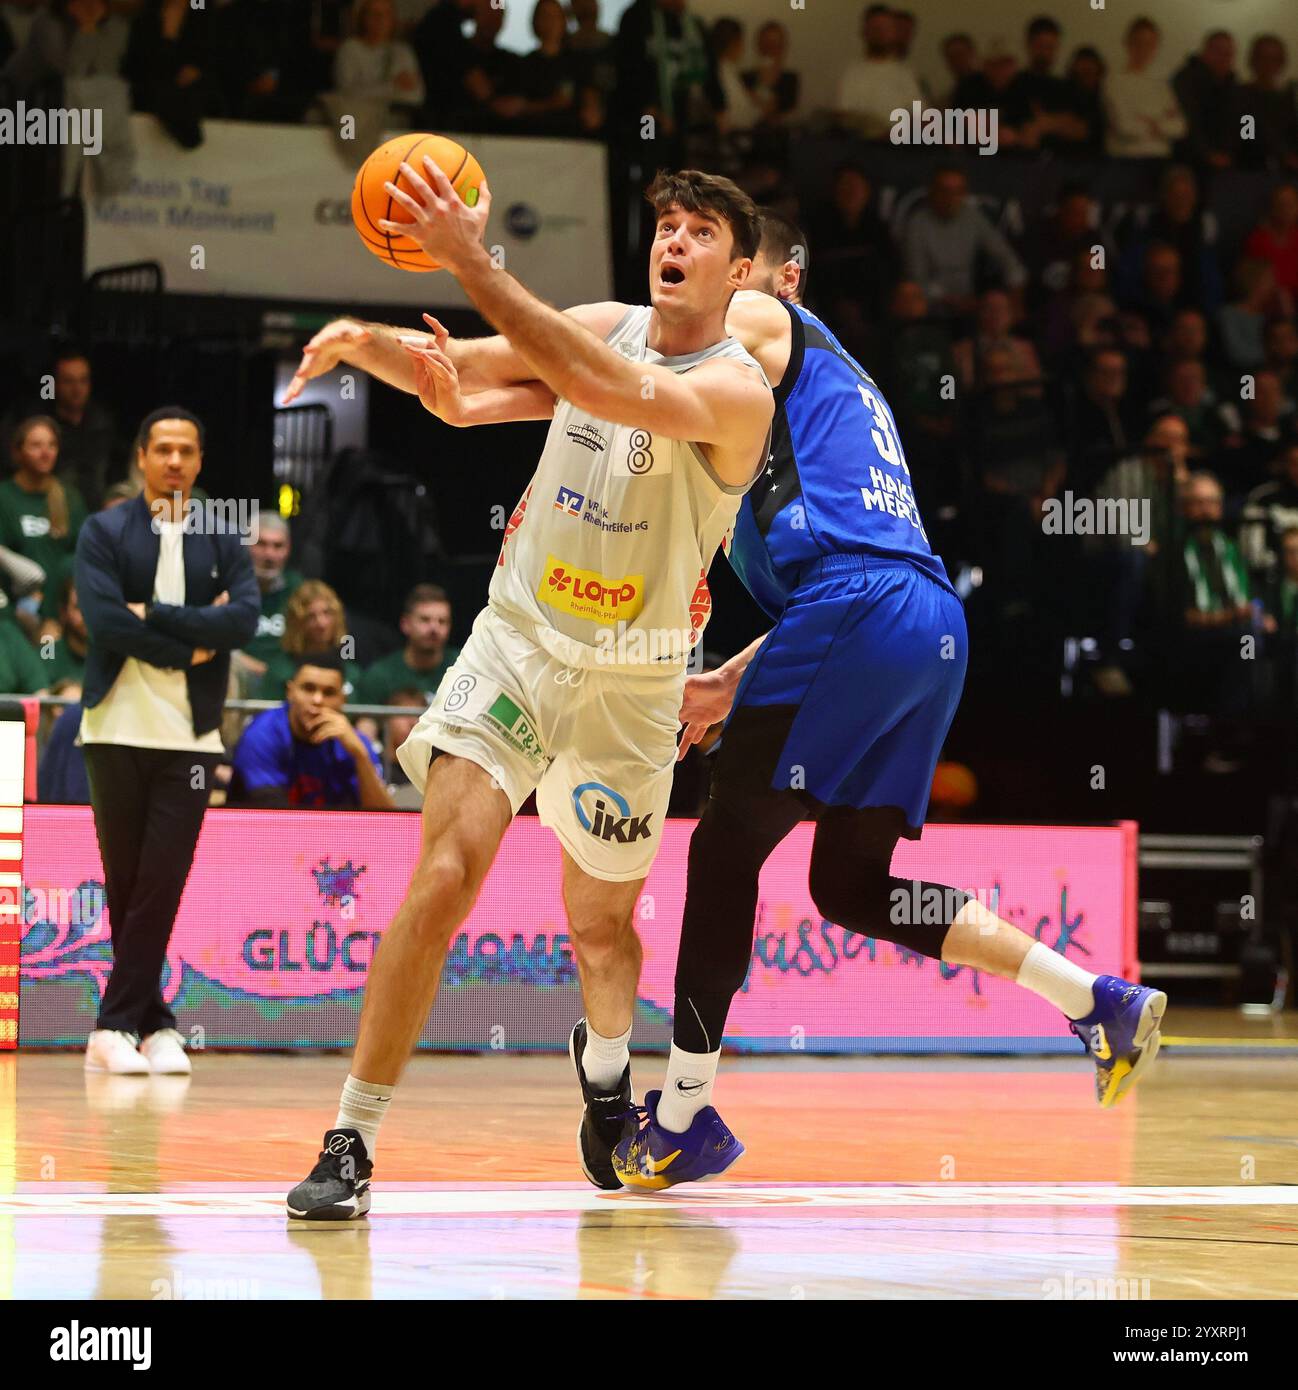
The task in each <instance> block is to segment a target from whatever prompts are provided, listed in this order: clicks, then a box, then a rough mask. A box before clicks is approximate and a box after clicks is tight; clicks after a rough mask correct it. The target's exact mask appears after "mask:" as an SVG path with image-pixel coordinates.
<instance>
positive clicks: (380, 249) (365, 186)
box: [352, 135, 483, 270]
mask: <svg viewBox="0 0 1298 1390" xmlns="http://www.w3.org/2000/svg"><path fill="white" fill-rule="evenodd" d="M425 156H427V157H428V158H429V159H431V160H432V161H433V163H434V164H436V165H437V167H438V168H439V169H440V170H441V171H442V172H443V173H444V174H445V175H446V177H447V178H448V179H449V180H450V183H451V186H452V187H453V188H454V189H455V191H456V193H458V194H459V196H460V199H461V200H462V201H463V202H464V203H465V204H466V206H468V207H474V206H476V204H477V201H478V190H479V189H480V188H481V186H482V181H483V173H482V166H481V165H480V164H479V163H478V161H477V160H476V159H474V157H473V156H472V155H471V154H470V153H469V152H468V150H466V149H465V148H464V146H463V145H459V144H457V143H456V142H455V141H454V140H448V139H447V138H446V137H445V136H443V135H399V136H398V137H397V138H396V139H395V140H389V141H387V142H386V143H385V144H382V145H380V146H379V147H378V149H377V150H375V151H374V153H373V154H371V155H370V157H369V158H368V159H367V160H366V161H365V163H364V164H362V165H361V167H360V170H359V171H358V173H357V175H356V183H355V184H354V185H353V187H352V221H353V222H354V223H355V224H356V231H357V234H358V235H359V236H360V239H361V241H362V242H364V244H365V247H366V249H367V250H369V251H372V252H373V253H374V254H375V255H376V256H378V257H379V259H380V260H384V261H387V263H388V264H389V265H395V266H397V267H399V268H400V269H401V270H440V269H441V268H442V267H441V266H440V265H439V264H438V262H436V261H435V260H433V259H432V257H431V256H429V255H428V254H427V252H426V251H424V249H423V248H422V247H421V246H420V245H419V244H418V242H416V241H414V240H412V239H411V238H410V237H408V236H402V235H401V234H400V232H392V231H384V230H383V228H382V227H381V225H380V223H381V222H383V221H388V222H409V220H410V217H409V214H408V212H407V211H406V210H405V209H404V208H402V206H401V204H400V203H398V202H397V200H396V199H395V198H393V196H392V195H391V194H390V193H389V192H388V190H387V189H386V188H385V187H384V185H385V184H387V183H394V184H396V186H397V187H398V188H400V189H401V190H402V191H403V192H408V191H410V190H409V189H408V188H407V183H406V178H405V175H404V174H403V173H402V172H401V167H400V166H401V165H402V164H403V163H405V164H408V165H409V166H410V167H411V168H412V169H416V170H419V171H421V172H422V171H423V167H424V163H423V162H424V158H425Z"/></svg>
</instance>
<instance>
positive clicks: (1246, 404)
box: [1217, 371, 1293, 497]
mask: <svg viewBox="0 0 1298 1390" xmlns="http://www.w3.org/2000/svg"><path fill="white" fill-rule="evenodd" d="M1292 438H1293V435H1292V434H1291V433H1290V431H1289V430H1288V429H1287V428H1286V425H1285V418H1284V392H1283V391H1282V390H1281V389H1280V382H1279V379H1278V378H1277V377H1276V375H1275V373H1274V372H1265V371H1263V372H1257V373H1255V375H1254V377H1253V383H1252V395H1251V397H1249V398H1245V399H1244V400H1242V401H1241V402H1240V405H1239V426H1238V433H1236V434H1233V435H1231V436H1230V437H1229V438H1228V439H1226V440H1225V441H1224V444H1223V447H1222V449H1221V452H1220V453H1219V454H1218V456H1217V458H1218V466H1219V468H1220V471H1221V474H1222V480H1223V482H1224V483H1225V486H1226V491H1227V492H1228V493H1229V494H1230V495H1231V496H1232V497H1239V496H1240V495H1241V494H1243V493H1246V492H1249V491H1251V490H1252V489H1253V488H1255V487H1260V486H1261V484H1263V483H1265V482H1268V481H1269V480H1270V479H1271V478H1272V477H1273V476H1274V470H1275V468H1276V466H1277V465H1278V464H1279V462H1280V456H1281V454H1282V453H1283V452H1284V448H1285V446H1286V445H1287V444H1288V443H1289V442H1290V441H1291V440H1292Z"/></svg>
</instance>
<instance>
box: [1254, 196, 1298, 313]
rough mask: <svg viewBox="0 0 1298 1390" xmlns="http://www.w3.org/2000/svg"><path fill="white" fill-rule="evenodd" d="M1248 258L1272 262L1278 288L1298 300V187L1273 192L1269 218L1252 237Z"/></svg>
mask: <svg viewBox="0 0 1298 1390" xmlns="http://www.w3.org/2000/svg"><path fill="white" fill-rule="evenodd" d="M1244 254H1245V255H1246V256H1252V257H1255V258H1256V259H1258V260H1263V261H1269V262H1270V264H1271V269H1272V270H1273V271H1274V272H1275V282H1276V284H1277V285H1278V286H1279V287H1280V288H1281V289H1282V290H1284V291H1285V292H1286V293H1287V294H1290V295H1294V296H1298V183H1282V184H1281V185H1280V186H1279V187H1278V188H1276V189H1275V190H1274V192H1272V194H1271V203H1270V206H1269V208H1268V209H1267V215H1266V217H1265V218H1263V220H1262V221H1261V222H1259V223H1258V225H1257V226H1256V227H1254V229H1253V230H1252V232H1250V233H1249V237H1248V240H1247V241H1246V242H1245V243H1244Z"/></svg>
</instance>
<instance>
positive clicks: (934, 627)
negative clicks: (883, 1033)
mask: <svg viewBox="0 0 1298 1390" xmlns="http://www.w3.org/2000/svg"><path fill="white" fill-rule="evenodd" d="M805 245H806V242H805V239H804V238H803V237H802V236H801V234H800V233H799V232H798V231H797V229H796V228H794V227H793V226H792V225H791V224H789V223H786V222H784V221H782V220H781V219H778V218H774V217H770V216H768V217H767V218H766V219H765V220H764V223H763V232H762V238H761V242H760V246H759V251H758V255H757V257H756V259H755V260H754V263H753V269H752V270H751V271H750V273H749V277H748V279H747V280H746V282H745V289H744V291H741V292H740V293H738V294H736V295H735V296H734V298H733V299H732V300H731V304H730V308H729V311H728V313H727V316H726V330H727V332H728V333H730V334H731V335H733V336H734V337H735V338H736V339H738V341H739V342H740V343H741V344H742V345H743V346H744V348H746V349H747V351H748V352H749V353H750V354H751V355H752V356H753V357H754V358H755V359H756V360H757V362H758V363H759V364H760V365H761V367H762V369H763V371H764V373H765V374H766V377H767V379H768V380H769V381H770V382H771V384H772V385H773V386H774V387H775V388H776V390H775V404H776V412H775V420H774V422H773V425H772V434H771V447H770V455H769V458H768V460H767V466H766V469H765V470H764V472H763V474H762V475H761V476H760V477H759V478H758V481H757V483H756V485H755V486H754V487H753V488H752V489H751V490H750V491H749V492H748V494H747V495H746V496H745V498H744V500H743V502H742V503H741V505H740V509H739V513H738V516H737V518H736V523H735V530H734V534H733V538H732V540H731V543H730V546H729V555H730V560H731V563H732V565H733V566H734V568H735V569H736V571H737V572H738V573H739V575H740V577H741V578H742V580H743V581H744V583H745V584H746V585H747V587H748V588H749V590H750V591H751V592H752V594H753V596H754V597H755V598H756V599H757V601H758V602H759V603H760V604H761V605H762V606H763V607H764V608H765V609H766V611H767V612H768V613H769V614H770V616H771V617H772V618H773V619H775V626H774V628H773V629H772V630H771V631H770V632H769V633H768V634H767V635H766V637H765V638H763V639H761V640H760V641H758V642H754V643H753V644H752V645H751V646H750V647H749V648H748V649H747V650H746V651H744V652H742V653H740V655H739V656H737V657H736V658H734V659H733V660H732V661H730V662H728V663H727V664H726V666H724V667H723V668H722V669H721V670H720V671H718V672H713V673H709V674H707V675H703V676H692V677H690V678H689V680H688V681H687V682H686V687H685V698H684V703H683V705H682V707H681V721H682V723H684V724H685V726H686V727H685V732H684V735H683V737H682V739H681V752H682V753H683V751H684V750H685V748H687V747H688V746H689V745H690V743H692V742H695V741H697V739H698V738H700V737H701V736H702V733H703V731H704V730H705V729H706V728H708V727H709V726H710V725H712V724H714V723H716V722H718V721H719V720H722V719H725V720H726V721H727V722H726V725H725V731H724V734H723V737H722V740H721V745H720V749H719V751H718V754H717V760H716V766H715V768H714V771H713V778H712V792H711V797H710V799H709V802H708V805H707V808H706V809H705V811H704V814H703V816H702V818H701V819H700V821H699V825H698V828H697V830H696V831H695V834H694V837H693V839H692V841H691V844H690V856H689V876H688V889H687V895H686V902H685V912H684V920H683V924H682V933H681V944H680V952H679V955H678V963H677V975H676V1006H675V1023H674V1031H673V1042H672V1050H671V1058H670V1061H669V1063H668V1070H667V1077H666V1080H665V1082H664V1086H663V1089H662V1091H650V1092H649V1093H648V1095H647V1096H646V1097H645V1104H644V1106H643V1107H639V1115H640V1123H639V1125H638V1126H637V1127H636V1129H635V1131H634V1132H633V1133H627V1134H624V1135H623V1136H622V1137H621V1139H620V1140H619V1141H618V1142H617V1143H616V1144H615V1146H614V1147H613V1150H612V1153H611V1168H612V1171H613V1173H614V1174H615V1175H616V1179H617V1180H618V1181H620V1182H621V1183H622V1184H623V1185H625V1186H630V1187H648V1188H663V1187H670V1186H673V1185H674V1184H676V1183H681V1182H688V1181H691V1180H694V1179H697V1178H702V1177H708V1176H712V1175H714V1174H716V1173H720V1172H723V1171H724V1170H725V1169H726V1168H728V1167H729V1166H730V1165H731V1164H732V1163H733V1162H734V1161H735V1160H736V1159H737V1158H738V1157H739V1156H740V1155H741V1154H742V1153H743V1146H742V1144H740V1143H739V1141H738V1140H737V1139H736V1138H735V1137H734V1135H733V1134H731V1132H730V1131H729V1130H728V1129H727V1128H726V1126H725V1124H724V1122H723V1121H722V1120H721V1119H720V1117H719V1116H718V1114H717V1112H716V1110H715V1109H714V1108H713V1107H712V1106H711V1104H710V1099H711V1092H712V1087H713V1083H714V1080H715V1077H716V1071H717V1063H718V1061H719V1059H720V1055H721V1053H720V1048H721V1038H722V1033H723V1031H724V1028H725V1021H726V1015H727V1013H728V1011H729V1007H730V1002H731V999H732V998H733V996H734V994H735V993H736V991H738V990H739V988H740V987H741V986H742V984H743V981H744V978H745V976H746V974H747V971H748V963H749V959H750V956H751V952H752V936H753V924H754V917H755V913H756V906H757V895H758V876H759V874H760V872H761V868H762V865H763V864H764V863H765V861H766V859H767V858H768V857H769V855H770V854H771V852H772V850H773V849H774V848H775V847H776V845H778V844H779V843H780V841H781V840H782V839H784V837H785V836H786V835H787V834H788V833H789V831H790V830H792V828H793V827H794V826H795V825H796V824H798V822H799V821H802V820H807V819H812V820H815V821H816V823H817V824H816V836H815V842H814V848H813V852H812V858H811V865H810V887H811V893H812V897H813V900H814V901H815V903H816V906H817V908H818V910H819V911H820V912H821V913H822V915H823V916H824V917H825V918H826V919H827V920H829V921H832V922H836V923H838V924H839V925H840V926H843V927H845V928H847V929H848V930H850V931H855V932H859V933H861V934H863V935H867V936H871V937H875V938H878V939H882V940H887V941H893V942H896V943H897V944H899V945H902V946H905V947H908V948H909V949H911V950H914V951H917V952H919V953H920V954H923V955H927V956H930V957H934V958H937V959H940V960H942V961H945V962H946V963H948V964H952V965H969V966H972V967H974V968H976V969H979V970H983V971H986V972H988V973H990V974H995V975H999V976H1001V977H1004V978H1007V979H1012V980H1015V981H1016V982H1017V983H1018V984H1020V985H1022V986H1024V987H1025V988H1027V989H1029V990H1032V991H1033V992H1034V993H1037V994H1039V995H1041V996H1042V997H1043V998H1046V999H1048V1000H1050V1002H1051V1003H1053V1004H1055V1006H1056V1007H1058V1008H1059V1009H1061V1010H1062V1011H1063V1013H1064V1014H1065V1015H1066V1016H1067V1018H1068V1019H1069V1022H1070V1024H1071V1026H1072V1028H1073V1030H1074V1032H1076V1033H1077V1034H1078V1036H1079V1037H1080V1038H1081V1039H1082V1041H1083V1043H1084V1044H1085V1046H1086V1047H1087V1049H1088V1050H1089V1051H1090V1053H1091V1055H1092V1056H1093V1058H1094V1060H1095V1064H1096V1067H1097V1095H1098V1098H1099V1101H1100V1104H1101V1105H1104V1106H1109V1105H1112V1104H1113V1103H1114V1102H1115V1101H1117V1100H1118V1099H1120V1098H1121V1097H1122V1096H1123V1095H1124V1094H1125V1093H1126V1091H1127V1090H1128V1089H1129V1088H1130V1087H1131V1085H1132V1084H1133V1083H1134V1082H1135V1081H1136V1080H1137V1079H1138V1077H1139V1076H1140V1075H1141V1074H1142V1072H1143V1071H1144V1070H1145V1069H1146V1068H1147V1067H1148V1066H1149V1064H1150V1063H1151V1062H1152V1061H1153V1059H1154V1057H1155V1056H1156V1054H1157V1052H1158V1047H1159V1041H1160V1038H1159V1032H1158V1028H1159V1023H1160V1021H1161V1018H1162V1015H1163V1011H1164V1009H1165V1007H1166V1002H1167V1001H1166V997H1165V996H1164V995H1163V994H1162V993H1160V992H1159V991H1157V990H1151V989H1147V988H1143V987H1142V986H1139V985H1134V984H1131V983H1129V982H1128V981H1126V980H1121V979H1118V978H1116V977H1114V976H1108V975H1102V976H1098V977H1097V976H1094V975H1091V974H1090V973H1089V972H1087V971H1085V970H1083V969H1081V967H1080V966H1078V965H1076V964H1075V963H1074V962H1073V961H1070V960H1068V959H1067V958H1066V957H1064V956H1063V955H1061V954H1059V953H1057V952H1055V951H1053V950H1051V949H1050V948H1049V947H1048V946H1046V945H1044V944H1043V943H1040V942H1037V941H1035V940H1034V939H1033V938H1031V937H1029V936H1027V935H1025V934H1024V933H1023V932H1021V931H1019V930H1018V929H1017V928H1016V927H1013V926H1011V925H1010V924H1009V923H1008V922H1005V921H1003V920H1001V919H1000V918H998V917H996V916H995V915H994V914H993V913H991V912H989V911H988V910H987V909H986V908H984V907H982V906H981V905H980V904H979V903H978V902H977V901H976V900H975V899H972V898H970V897H969V896H968V895H967V894H965V893H962V892H959V891H958V890H956V889H953V888H948V887H946V886H945V885H941V884H932V883H924V882H914V881H911V880H902V879H897V878H894V877H892V876H891V873H890V868H891V861H892V855H893V850H894V849H895V847H896V844H897V841H898V840H899V839H901V838H903V837H904V838H906V839H918V838H919V835H920V832H921V829H922V827H923V823H924V817H925V813H926V811H927V807H928V796H929V788H930V786H931V784H932V780H933V772H934V768H935V767H936V764H937V760H938V756H939V753H940V751H941V747H942V743H943V741H944V739H945V737H946V733H947V730H948V728H949V726H950V724H951V720H952V718H953V716H954V714H955V710H956V706H957V704H958V703H959V699H960V693H961V689H962V686H963V683H964V673H965V664H966V634H965V622H964V612H963V609H962V607H961V604H960V601H959V599H958V598H957V596H956V594H955V592H954V590H953V589H952V587H951V584H950V581H949V580H948V578H947V575H946V571H945V569H944V567H943V565H942V562H941V561H940V560H939V559H938V558H937V557H936V556H934V555H933V553H932V551H931V549H930V548H929V544H928V538H927V536H926V535H925V532H924V528H923V524H922V521H921V519H920V515H919V510H918V508H917V506H916V503H915V497H914V493H913V491H912V488H911V481H910V474H909V470H908V468H907V466H906V460H905V454H904V452H903V450H902V447H901V443H900V441H899V440H898V437H897V430H896V426H895V424H894V422H893V418H892V413H891V411H890V410H889V409H888V406H887V403H886V402H885V401H884V399H883V396H882V394H881V393H880V391H879V389H878V387H877V386H876V385H875V383H874V382H873V380H872V379H871V378H870V376H869V374H868V373H867V372H865V371H864V369H863V368H862V367H861V366H860V365H859V364H858V363H856V362H855V361H854V360H853V359H852V358H851V357H850V356H849V355H848V354H847V353H846V352H845V351H844V350H843V348H842V346H841V345H840V344H839V343H838V341H837V339H836V338H835V337H834V336H833V334H832V333H831V332H830V331H829V329H828V328H826V326H825V325H824V324H823V323H821V322H820V320H819V319H817V318H816V317H815V316H814V315H813V314H811V313H808V312H807V311H806V310H805V309H803V308H802V307H801V306H800V304H799V303H798V297H799V285H800V274H801V272H800V269H799V257H798V256H797V254H796V248H798V247H805ZM754 287H755V289H754ZM429 322H430V324H432V325H433V327H434V329H435V331H436V334H437V337H436V340H435V341H434V340H432V339H429V340H426V341H425V342H424V343H422V344H420V345H419V346H418V347H412V348H411V350H412V351H415V352H418V353H420V354H421V355H423V356H424V357H425V358H426V359H427V361H426V366H428V368H429V369H430V370H431V372H432V373H433V375H434V376H435V377H436V379H437V387H436V390H435V391H433V390H432V382H431V378H429V379H428V384H429V390H430V391H431V392H432V395H431V396H427V398H426V399H425V404H427V405H429V408H430V409H434V404H430V400H431V399H432V398H433V397H434V396H435V397H439V398H440V399H439V400H437V401H436V402H435V404H436V412H437V413H441V414H443V418H446V419H448V420H450V421H451V423H457V424H460V423H467V422H469V418H470V412H468V411H465V412H463V413H461V412H460V410H459V409H458V407H459V405H460V402H459V393H460V391H461V390H463V392H464V393H465V395H466V396H467V398H468V399H469V400H472V399H473V396H474V395H475V394H476V395H477V396H478V399H479V401H481V402H482V403H483V405H482V406H481V407H479V408H476V409H475V410H473V412H472V420H473V422H475V423H476V422H483V423H485V422H487V421H488V420H503V419H513V418H520V417H522V416H523V415H524V412H525V411H526V409H527V401H528V393H529V392H530V391H533V390H535V388H536V383H535V381H528V380H527V378H528V377H529V375H530V369H529V368H528V366H527V364H526V363H525V362H524V361H523V360H522V359H521V358H520V357H518V355H517V354H514V353H512V352H511V351H510V349H509V347H508V344H507V343H505V342H503V341H502V340H501V339H498V338H487V339H477V340H471V341H463V340H451V339H449V338H448V336H447V335H446V333H445V330H443V329H442V328H441V325H440V324H437V322H436V320H432V319H430V320H429ZM408 341H410V342H412V343H413V342H414V340H408ZM487 392H490V393H491V395H490V396H488V395H486V394H485V393H487ZM422 395H426V393H425V392H423V391H421V396H422ZM452 398H453V399H452ZM488 400H490V402H491V404H490V407H489V408H488V407H487V405H486V403H487V402H488ZM934 903H937V904H940V905H942V906H943V907H944V908H945V913H944V915H943V917H942V920H941V921H934V916H935V914H934V912H933V911H932V905H933V904H934ZM899 919H900V920H899ZM588 1157H589V1156H588ZM588 1166H589V1164H588ZM601 1166H602V1165H601Z"/></svg>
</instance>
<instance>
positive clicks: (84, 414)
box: [5, 347, 126, 510]
mask: <svg viewBox="0 0 1298 1390" xmlns="http://www.w3.org/2000/svg"><path fill="white" fill-rule="evenodd" d="M51 378H52V384H53V388H54V398H53V400H48V399H42V400H35V399H33V400H31V401H29V402H28V403H27V405H26V406H25V407H24V408H22V409H21V410H20V411H19V413H18V414H17V416H16V417H10V418H8V419H7V422H6V424H7V428H6V431H5V432H6V433H12V430H13V426H14V424H16V423H17V420H18V419H20V418H25V417H26V416H30V415H44V414H46V413H47V412H48V414H49V415H51V416H52V417H53V419H54V421H55V423H56V424H57V425H58V427H59V462H58V476H59V478H60V480H61V481H63V482H71V483H74V484H76V487H77V489H78V491H79V492H80V493H81V496H82V497H83V498H84V499H85V502H86V505H87V506H88V507H90V508H91V509H92V510H95V509H98V507H99V500H100V498H101V497H102V496H103V493H104V488H105V487H106V486H107V485H108V478H109V475H110V474H112V473H120V472H121V468H120V466H119V460H120V458H121V455H122V454H124V453H125V452H126V450H125V446H124V445H123V443H122V441H121V438H120V436H119V435H118V432H117V426H116V423H115V422H114V420H113V416H112V414H111V412H110V411H109V410H108V409H107V408H106V407H105V406H104V405H103V404H102V403H101V402H100V401H99V400H98V399H97V398H96V397H95V396H94V395H93V388H92V376H91V369H90V360H89V358H87V357H86V355H85V353H84V352H82V351H81V350H80V348H75V347H65V348H62V349H60V350H59V351H58V352H57V353H55V355H54V361H53V364H52V365H51V369H50V372H49V375H48V376H47V377H46V378H45V380H46V381H47V382H48V381H50V380H51Z"/></svg>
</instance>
